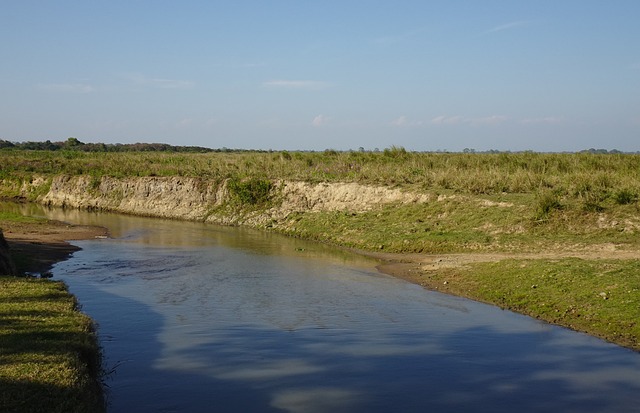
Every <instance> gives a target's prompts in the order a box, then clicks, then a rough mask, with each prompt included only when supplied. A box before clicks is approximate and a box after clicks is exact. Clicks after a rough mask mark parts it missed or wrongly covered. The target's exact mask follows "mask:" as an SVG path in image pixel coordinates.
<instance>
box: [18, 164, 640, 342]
mask: <svg viewBox="0 0 640 413" xmlns="http://www.w3.org/2000/svg"><path fill="white" fill-rule="evenodd" d="M273 190H274V193H275V197H276V198H277V200H276V202H273V203H267V204H266V205H238V204H236V203H235V202H236V200H235V199H234V197H233V194H231V193H230V192H229V187H228V180H226V181H208V180H206V179H199V178H189V177H137V178H112V177H106V176H102V177H101V178H99V179H92V178H91V177H89V176H54V177H51V178H48V179H45V178H34V179H32V180H31V181H30V182H29V183H26V182H23V186H22V189H21V193H22V194H24V195H25V197H26V198H28V196H27V195H29V194H37V196H36V197H35V198H33V197H32V198H31V199H33V200H35V201H36V202H38V203H40V204H43V205H47V206H54V207H63V208H77V209H82V210H100V211H109V212H115V213H122V214H130V215H140V216H148V217H156V218H169V219H178V220H188V221H201V222H206V223H211V224H220V225H233V226H245V227H252V228H257V229H261V230H269V231H273V232H277V233H280V234H284V235H288V236H293V237H298V238H304V239H309V240H313V241H319V242H323V243H327V244H331V245H335V246H339V247H344V248H347V247H348V245H346V243H348V242H349V239H348V238H344V237H341V238H339V239H331V238H329V237H328V236H325V235H326V234H324V233H321V232H322V231H325V229H324V228H322V227H317V228H313V227H312V228H311V229H309V228H307V229H306V230H303V231H301V230H300V229H299V228H298V225H297V224H296V223H297V222H298V220H300V219H302V217H307V216H309V217H310V216H311V215H312V214H315V213H318V212H319V213H321V214H322V213H326V212H327V211H333V212H337V211H341V212H340V213H342V214H346V215H350V216H355V215H356V214H358V213H360V212H363V211H367V210H370V209H372V208H380V207H382V206H383V205H398V206H400V205H413V204H420V203H429V202H440V198H439V197H438V199H434V195H433V194H429V193H411V192H404V191H398V190H397V189H391V188H389V187H385V186H381V187H374V186H368V185H359V184H355V183H328V182H321V183H316V184H311V183H308V182H291V181H280V182H276V183H274V186H273ZM448 198H455V196H451V197H444V198H443V199H448ZM480 201H483V202H480V204H481V205H484V206H486V205H489V206H494V205H495V208H501V207H502V204H500V203H499V202H497V203H496V202H495V201H488V200H482V199H480ZM472 204H473V203H469V205H470V206H472ZM624 230H625V231H626V230H627V228H624ZM341 241H343V242H341ZM557 241H558V242H556V243H555V244H554V245H552V246H551V247H550V248H551V249H550V250H548V251H540V252H539V253H535V252H534V253H524V252H522V251H520V252H519V251H513V252H512V253H511V254H502V255H500V254H492V253H490V252H486V253H484V252H478V253H472V254H454V253H452V254H446V253H445V254H428V253H419V254H416V253H395V254H387V253H380V251H373V250H366V251H361V253H364V254H366V255H371V256H376V257H377V258H379V259H381V260H382V261H381V262H382V265H381V266H380V267H379V269H381V270H382V271H383V272H386V273H387V274H390V275H393V276H396V277H400V278H404V279H405V280H407V281H409V282H412V283H415V284H418V285H421V286H423V287H424V288H427V289H431V290H436V291H439V292H443V293H448V294H452V295H458V296H463V297H465V298H469V299H472V300H476V301H481V302H485V303H487V304H491V305H495V306H498V307H500V308H503V309H507V310H510V311H514V312H517V313H520V314H524V315H528V316H533V317H536V318H538V319H540V320H543V321H546V322H549V323H551V324H556V325H560V326H562V327H566V328H571V329H574V330H576V331H580V332H583V333H587V334H590V335H593V336H596V337H600V338H603V339H605V340H607V341H610V342H612V343H615V344H618V345H621V346H625V347H628V348H631V349H633V350H635V351H640V334H639V333H638V330H637V328H634V333H632V334H635V336H633V338H632V340H631V341H629V340H620V339H619V338H618V336H617V334H610V333H608V332H607V331H606V329H604V330H598V329H597V328H596V327H593V326H589V325H586V326H585V325H581V326H575V325H574V323H572V322H571V320H569V321H567V320H558V319H556V318H555V317H547V316H546V315H545V314H540V313H538V314H536V313H535V312H533V311H530V310H531V309H529V308H527V307H526V304H525V305H524V306H523V305H522V303H518V305H517V306H516V305H512V303H510V302H508V301H505V300H501V301H494V300H492V299H491V298H487V297H482V296H480V295H479V294H477V291H474V290H473V288H476V287H474V285H473V284H474V283H473V280H464V281H466V282H467V284H466V285H464V286H460V285H458V286H453V285H446V284H443V283H442V280H439V279H438V277H432V275H433V274H439V273H441V272H446V271H451V268H452V266H451V262H452V261H458V262H454V263H453V267H458V268H460V267H462V266H468V265H475V263H478V262H500V261H505V260H510V259H520V258H522V257H524V256H526V259H527V260H530V261H536V260H538V262H539V263H543V262H544V261H545V260H549V259H550V256H549V254H551V255H553V257H552V259H558V258H560V259H563V258H567V257H569V258H573V257H578V258H580V259H583V260H588V261H589V260H594V259H600V258H603V256H604V255H606V256H607V257H608V258H612V259H627V258H622V257H623V256H624V257H631V258H630V259H639V258H640V251H639V250H638V249H637V247H634V246H633V245H630V244H629V245H627V246H626V247H625V248H631V249H628V250H626V251H624V254H621V250H618V249H617V247H616V246H613V247H614V250H613V251H609V250H607V249H606V248H608V247H610V245H594V246H593V247H594V248H590V249H586V250H585V249H584V248H583V247H582V246H578V248H577V249H576V245H567V244H566V243H564V244H563V243H562V241H561V240H557ZM600 247H605V248H600ZM381 248H382V247H381ZM560 252H561V253H560ZM459 256H474V259H473V260H471V261H469V260H467V259H461V260H460V259H458V258H454V259H453V260H452V259H451V257H459ZM478 257H480V258H478ZM441 261H442V262H444V263H445V264H447V265H444V266H443V265H440V264H439V262H441ZM425 263H427V264H426V265H425ZM436 281H439V282H436ZM456 287H457V288H456ZM538 291H540V290H538ZM636 301H637V299H636ZM630 343H631V344H630Z"/></svg>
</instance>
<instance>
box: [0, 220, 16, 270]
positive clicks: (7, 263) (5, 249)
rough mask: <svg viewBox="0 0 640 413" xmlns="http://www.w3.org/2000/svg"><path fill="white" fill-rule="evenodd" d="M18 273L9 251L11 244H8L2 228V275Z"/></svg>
mask: <svg viewBox="0 0 640 413" xmlns="http://www.w3.org/2000/svg"><path fill="white" fill-rule="evenodd" d="M17 273H18V272H17V270H16V266H15V265H14V263H13V260H12V259H11V254H10V252H9V244H7V241H6V240H5V239H4V235H3V234H2V230H1V229H0V275H16V274H17Z"/></svg>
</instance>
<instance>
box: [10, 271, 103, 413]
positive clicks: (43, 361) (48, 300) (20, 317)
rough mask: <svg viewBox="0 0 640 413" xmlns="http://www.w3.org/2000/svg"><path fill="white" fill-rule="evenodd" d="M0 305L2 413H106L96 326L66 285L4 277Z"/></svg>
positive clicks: (48, 281)
mask: <svg viewBox="0 0 640 413" xmlns="http://www.w3.org/2000/svg"><path fill="white" fill-rule="evenodd" d="M0 303H1V304H2V305H0V388H1V389H2V391H0V411H3V412H24V413H30V412H60V413H63V412H64V413H68V412H78V413H81V412H100V411H104V402H103V399H102V392H101V389H100V383H99V382H98V381H97V379H96V378H97V377H99V370H100V352H99V349H98V347H97V343H96V338H95V336H94V332H93V324H92V322H91V320H90V319H89V318H88V317H86V316H85V315H83V314H81V313H80V312H79V311H78V310H77V304H76V302H75V300H74V298H73V297H72V296H71V295H70V294H69V293H68V292H67V290H66V287H65V285H64V284H63V283H61V282H55V281H50V280H44V279H29V278H24V277H9V276H0Z"/></svg>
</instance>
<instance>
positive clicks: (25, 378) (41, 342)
mask: <svg viewBox="0 0 640 413" xmlns="http://www.w3.org/2000/svg"><path fill="white" fill-rule="evenodd" d="M0 228H3V235H4V239H5V240H6V243H7V245H8V247H9V254H10V256H11V257H12V258H13V257H19V260H18V261H19V262H18V265H16V267H17V273H18V274H17V275H0V280H1V281H2V283H3V285H4V286H5V288H7V289H8V290H9V289H10V290H14V291H23V290H24V291H25V293H27V294H28V295H29V298H28V300H27V301H28V303H27V304H23V306H22V307H21V308H20V310H19V312H20V313H21V314H36V313H38V311H42V309H43V308H48V307H49V306H50V305H52V303H51V300H55V302H56V303H60V305H62V306H65V304H64V303H72V305H71V306H67V307H66V308H67V309H66V310H65V312H64V313H63V314H58V313H57V312H56V313H55V314H53V313H52V314H51V315H50V316H48V317H50V318H51V319H55V318H56V317H75V318H78V319H79V320H80V321H79V322H78V324H77V325H76V327H75V328H74V329H73V330H72V331H70V332H68V333H67V335H68V336H70V337H74V341H73V342H71V341H70V342H68V343H66V344H65V342H64V341H61V340H64V339H63V338H60V337H62V335H61V334H58V335H55V336H53V337H54V338H52V335H51V333H50V332H48V331H45V330H43V327H44V325H43V324H42V320H40V319H37V318H33V317H25V316H23V315H21V314H11V313H9V314H7V315H6V316H7V317H8V318H10V319H15V320H20V323H21V324H20V327H21V331H22V330H28V331H32V332H33V333H32V334H31V335H30V343H31V342H34V341H35V342H37V343H38V347H39V348H43V349H47V348H52V350H51V351H53V348H58V349H59V348H61V347H62V348H65V351H67V352H69V353H70V357H71V358H72V359H74V360H77V362H78V363H79V364H80V365H79V366H77V369H76V370H75V371H76V376H75V377H74V378H73V379H72V382H73V383H75V384H74V385H73V386H72V387H71V388H58V389H55V390H51V391H49V390H46V386H44V385H42V384H36V383H34V382H33V380H32V379H31V373H30V369H28V368H24V369H17V371H19V372H20V373H18V374H17V375H13V376H11V375H9V373H8V375H9V377H3V381H4V380H8V382H7V383H5V384H6V386H7V388H6V389H5V391H6V394H4V395H3V398H2V403H0V411H5V409H8V410H6V411H14V410H12V409H15V408H19V411H21V412H25V413H29V412H39V411H45V410H46V411H50V412H70V411H78V412H81V411H93V412H97V413H100V412H105V411H106V398H105V391H104V388H103V383H102V375H103V370H102V352H101V347H100V343H99V340H98V337H97V329H96V322H95V320H93V319H91V318H90V317H89V316H87V315H86V314H84V313H82V311H81V309H80V306H79V305H78V304H77V303H78V301H77V298H76V297H75V296H74V295H73V294H71V293H70V292H69V290H68V287H67V285H66V284H65V283H64V282H62V281H59V280H52V279H47V278H46V277H48V276H49V271H50V270H51V268H52V267H53V265H55V264H56V263H58V262H61V261H64V260H67V259H69V258H71V256H72V255H73V253H74V252H76V251H78V250H79V249H80V248H79V247H77V246H74V245H72V244H70V243H69V242H68V241H71V240H82V239H94V238H97V237H104V236H106V235H107V230H106V229H105V228H101V227H90V226H74V225H70V224H67V223H62V222H57V221H46V222H43V223H37V224H31V223H12V222H6V221H0ZM34 283H37V284H40V286H39V287H40V288H42V289H44V291H45V292H44V293H43V294H41V295H40V297H42V298H40V299H39V298H38V297H39V296H37V295H34V296H31V293H30V291H28V290H29V289H31V288H33V287H35V285H36V284H34ZM25 306H26V307H25ZM47 325H49V323H47ZM52 340H56V342H55V343H54V342H53V341H52ZM78 342H81V343H84V345H82V346H78V344H77V343H78ZM48 343H49V344H48ZM18 344H19V343H18ZM17 347H19V349H14V352H15V351H29V352H32V351H35V350H33V349H32V348H31V347H32V346H31V345H30V344H29V343H24V344H22V345H19V346H17ZM21 349H22V350H21ZM9 350H10V349H9ZM45 351H49V350H45ZM34 363H35V364H37V362H34ZM32 364H33V363H32ZM12 367H13V366H12V365H11V363H10V362H8V363H7V365H4V366H3V368H5V369H6V371H15V370H13V369H12ZM64 368H68V366H65V365H60V366H58V367H55V366H54V367H53V368H52V369H53V370H57V371H60V370H62V369H64ZM60 385H61V384H60ZM25 389H26V390H25ZM27 393H28V394H29V395H30V396H29V397H26V396H27ZM20 394H23V396H24V397H22V396H20ZM16 395H17V397H19V398H20V399H19V400H17V399H16V398H15V397H16ZM38 395H40V396H41V397H39V396H38ZM5 403H6V404H5ZM16 403H17V404H19V406H18V405H16ZM87 409H90V410H87Z"/></svg>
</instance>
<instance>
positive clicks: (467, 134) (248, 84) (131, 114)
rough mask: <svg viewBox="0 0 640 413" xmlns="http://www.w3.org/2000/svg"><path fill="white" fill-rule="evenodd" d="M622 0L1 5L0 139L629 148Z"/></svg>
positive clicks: (632, 86) (636, 120)
mask: <svg viewBox="0 0 640 413" xmlns="http://www.w3.org/2000/svg"><path fill="white" fill-rule="evenodd" d="M639 21H640V1H637V0H611V1H605V0H599V1H595V0H537V1H531V0H500V1H498V0H482V1H477V0H468V1H461V0H449V1H438V0H433V1H427V0H415V1H413V0H393V1H391V0H387V1H376V0H370V1H364V0H340V1H334V0H322V1H311V0H308V1H304V0H269V1H266V0H260V1H245V0H233V1H231V0H230V1H216V0H210V1H196V0H181V1H177V0H175V1H163V0H155V1H151V0H149V1H144V0H126V1H121V0H110V1H87V0H81V1H70V0H55V1H54V0H50V1H45V0H41V1H34V0H0V57H1V58H0V139H4V140H9V141H12V142H24V141H45V140H51V141H63V140H66V139H67V138H68V137H75V138H77V139H79V140H80V141H82V142H87V143H89V142H104V143H136V142H147V143H154V142H155V143H169V144H173V145H189V146H205V147H209V148H223V147H226V148H234V149H235V148H237V149H272V150H325V149H336V150H350V149H353V150H357V149H360V148H364V149H366V150H374V149H376V148H378V149H380V150H382V149H384V148H387V147H391V146H401V147H404V148H406V149H407V150H412V151H436V150H444V151H462V150H464V149H465V148H469V149H474V150H477V151H484V150H503V151H521V150H533V151H541V152H555V151H580V150H584V149H589V148H596V149H608V150H613V149H617V150H621V151H631V152H635V151H640V143H639V142H640V139H639V138H640V24H639V23H638V22H639Z"/></svg>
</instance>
